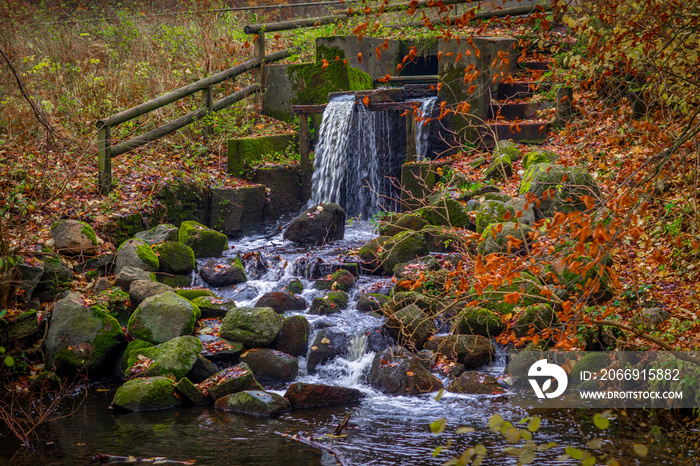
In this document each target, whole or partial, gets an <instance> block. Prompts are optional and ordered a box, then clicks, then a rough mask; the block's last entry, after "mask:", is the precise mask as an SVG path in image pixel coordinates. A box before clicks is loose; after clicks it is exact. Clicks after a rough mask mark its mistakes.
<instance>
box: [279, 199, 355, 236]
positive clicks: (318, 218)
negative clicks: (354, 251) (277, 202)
mask: <svg viewBox="0 0 700 466" xmlns="http://www.w3.org/2000/svg"><path fill="white" fill-rule="evenodd" d="M283 236H284V239H286V240H289V241H293V242H295V243H301V244H309V245H315V246H319V245H322V244H326V243H330V242H331V241H336V240H341V239H343V237H344V236H345V211H344V210H343V209H342V208H341V207H340V206H339V205H337V204H333V203H332V202H331V203H329V204H322V205H316V206H313V207H310V208H309V209H307V210H306V212H303V213H302V214H301V215H299V216H298V217H297V218H295V219H294V220H292V223H290V224H289V226H288V227H287V229H286V230H285V231H284V235H283Z"/></svg>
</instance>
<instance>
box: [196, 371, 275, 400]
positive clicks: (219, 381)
mask: <svg viewBox="0 0 700 466" xmlns="http://www.w3.org/2000/svg"><path fill="white" fill-rule="evenodd" d="M202 385H204V386H206V387H209V388H208V389H207V396H209V397H211V399H213V400H218V399H219V398H223V397H225V396H227V395H230V394H232V393H238V392H241V391H244V390H262V389H263V388H262V386H261V385H260V384H259V383H258V381H257V380H256V379H255V376H254V375H253V371H251V370H250V367H248V364H246V363H244V362H241V363H239V364H237V365H235V366H233V367H229V368H227V369H224V370H221V371H219V372H217V373H216V374H214V375H212V376H211V377H209V378H208V379H207V380H205V381H204V383H203V384H202Z"/></svg>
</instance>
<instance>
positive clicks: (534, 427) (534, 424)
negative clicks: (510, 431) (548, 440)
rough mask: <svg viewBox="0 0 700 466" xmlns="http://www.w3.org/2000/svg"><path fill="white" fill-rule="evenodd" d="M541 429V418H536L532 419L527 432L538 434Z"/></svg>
mask: <svg viewBox="0 0 700 466" xmlns="http://www.w3.org/2000/svg"><path fill="white" fill-rule="evenodd" d="M539 429H540V417H539V416H535V417H533V418H532V419H530V422H529V423H528V425H527V430H529V431H530V432H537V431H538V430H539Z"/></svg>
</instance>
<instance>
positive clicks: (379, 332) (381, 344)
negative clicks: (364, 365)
mask: <svg viewBox="0 0 700 466" xmlns="http://www.w3.org/2000/svg"><path fill="white" fill-rule="evenodd" d="M364 332H365V336H366V337H367V350H368V351H373V352H375V353H378V352H380V351H384V350H385V349H387V348H389V347H390V346H395V345H396V340H395V339H394V338H393V337H392V336H391V335H390V334H389V333H388V332H387V331H386V328H384V326H383V325H378V326H376V327H371V328H368V329H366V330H365V331H364Z"/></svg>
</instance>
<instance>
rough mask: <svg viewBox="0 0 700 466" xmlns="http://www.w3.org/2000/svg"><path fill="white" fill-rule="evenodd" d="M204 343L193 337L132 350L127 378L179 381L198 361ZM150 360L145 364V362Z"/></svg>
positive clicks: (187, 336) (182, 337) (176, 338)
mask: <svg viewBox="0 0 700 466" xmlns="http://www.w3.org/2000/svg"><path fill="white" fill-rule="evenodd" d="M200 351H202V342H200V341H199V340H198V339H197V338H195V337H193V336H191V335H185V336H181V337H175V338H173V339H172V340H169V341H166V342H165V343H161V344H160V345H156V346H151V347H147V348H141V349H139V350H132V351H131V352H130V353H129V359H128V361H127V369H126V375H127V376H136V377H155V376H161V375H162V376H172V377H174V378H175V380H179V379H181V378H182V377H184V376H185V375H187V373H188V372H189V371H190V369H192V366H193V365H194V363H195V362H196V361H197V357H198V356H199V353H200ZM146 360H150V362H149V363H147V364H144V361H146Z"/></svg>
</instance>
